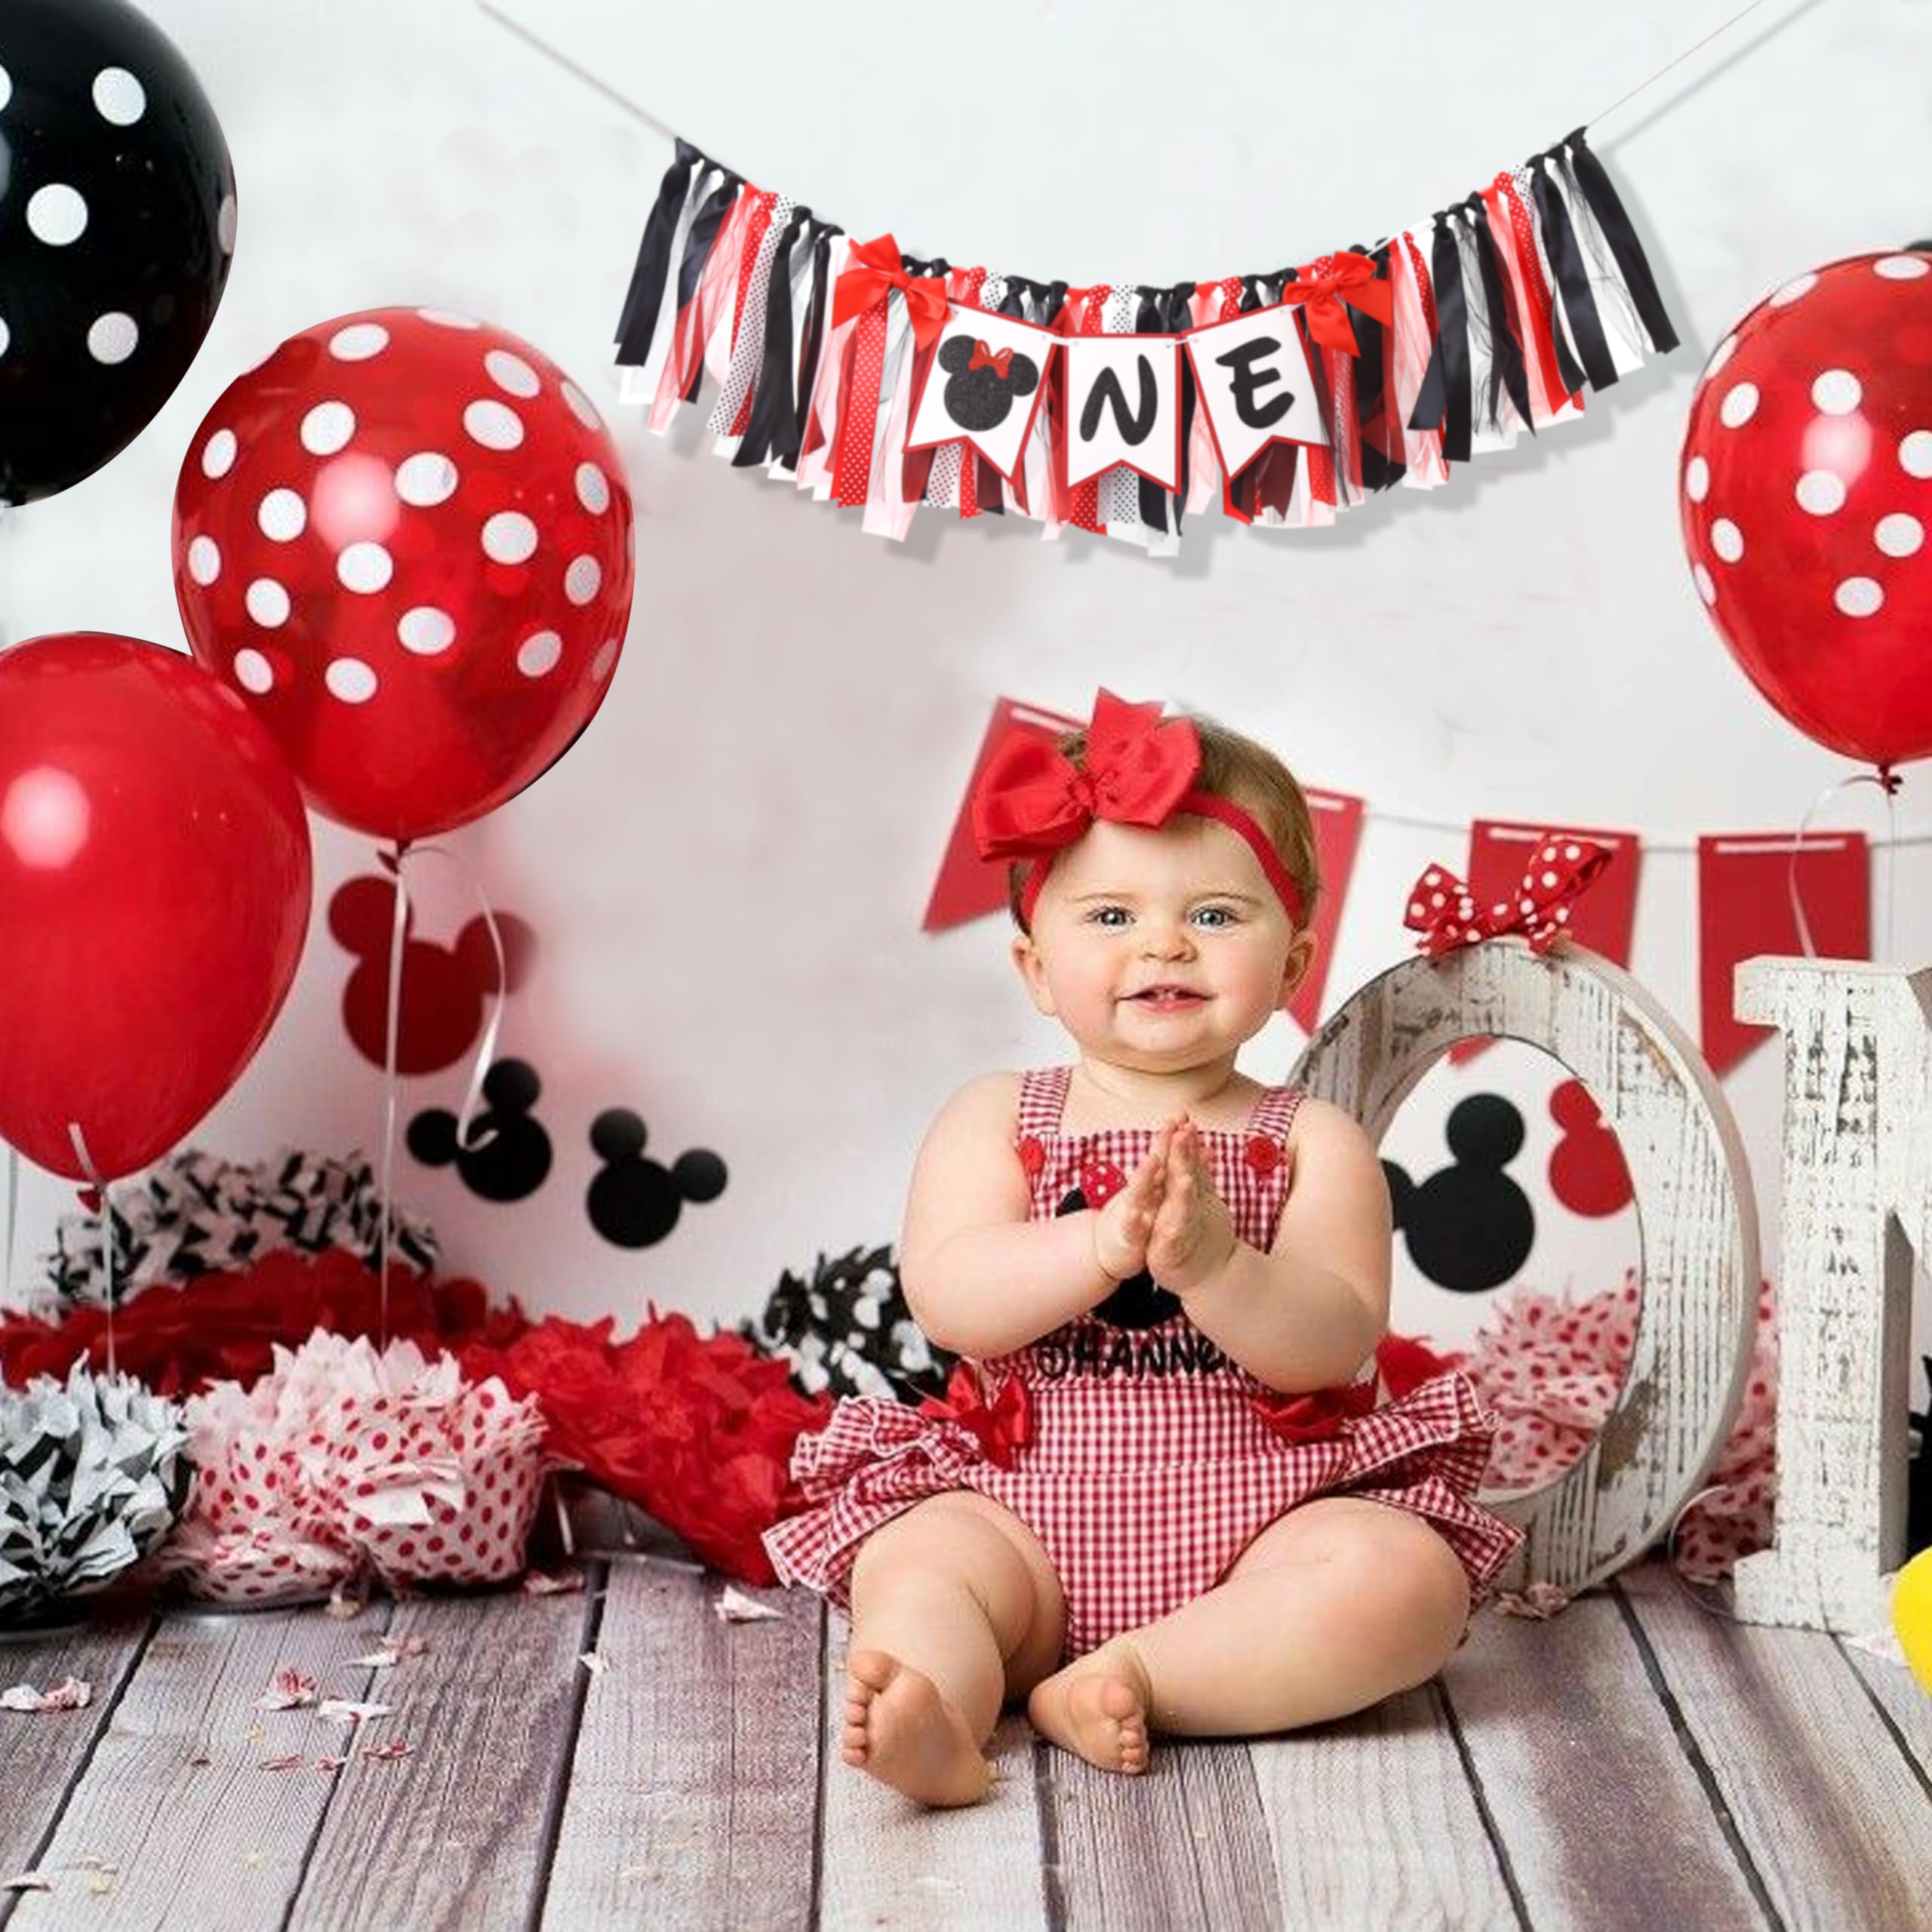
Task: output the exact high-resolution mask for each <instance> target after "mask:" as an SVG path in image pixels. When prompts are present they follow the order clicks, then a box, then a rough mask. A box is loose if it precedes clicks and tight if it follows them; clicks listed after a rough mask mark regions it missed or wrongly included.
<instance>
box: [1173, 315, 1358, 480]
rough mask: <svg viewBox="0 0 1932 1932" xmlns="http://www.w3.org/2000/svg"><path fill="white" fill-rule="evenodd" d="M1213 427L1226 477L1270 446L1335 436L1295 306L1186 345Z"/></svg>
mask: <svg viewBox="0 0 1932 1932" xmlns="http://www.w3.org/2000/svg"><path fill="white" fill-rule="evenodd" d="M1185 340H1186V343H1187V352H1188V354H1189V356H1190V357H1191V358H1192V360H1193V363H1194V379H1195V381H1196V382H1197V383H1199V384H1200V386H1201V402H1202V404H1203V405H1204V407H1205V408H1206V410H1207V426H1208V428H1209V429H1210V430H1211V432H1213V435H1214V448H1215V451H1216V453H1217V454H1218V455H1219V456H1220V459H1221V468H1222V469H1223V471H1224V472H1226V475H1228V476H1229V477H1230V478H1233V477H1235V476H1238V475H1240V474H1241V472H1242V471H1243V470H1244V469H1246V468H1247V466H1248V465H1249V464H1250V463H1252V462H1253V461H1254V459H1255V458H1256V457H1258V456H1259V455H1260V454H1261V452H1262V451H1263V450H1265V449H1266V448H1267V447H1268V445H1269V444H1270V443H1319V444H1321V445H1323V446H1324V448H1325V447H1326V446H1327V441H1328V432H1327V430H1326V429H1324V428H1323V427H1322V423H1321V409H1320V408H1319V406H1318V405H1317V403H1316V401H1315V379H1314V378H1313V377H1312V376H1311V375H1310V374H1309V369H1308V358H1307V357H1306V355H1304V354H1303V352H1302V346H1301V331H1300V330H1299V329H1298V328H1296V326H1295V318H1294V309H1292V308H1291V307H1288V306H1277V307H1275V308H1272V309H1255V310H1254V312H1252V313H1251V314H1249V315H1235V316H1234V317H1232V318H1230V319H1229V321H1225V322H1211V323H1209V324H1208V325H1207V327H1206V328H1198V329H1193V330H1190V331H1189V333H1188V334H1187V336H1186V338H1185Z"/></svg>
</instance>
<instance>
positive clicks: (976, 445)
mask: <svg viewBox="0 0 1932 1932" xmlns="http://www.w3.org/2000/svg"><path fill="white" fill-rule="evenodd" d="M1676 345H1677V336H1676V333H1675V331H1674V330H1673V329H1672V327H1671V324H1670V321H1669V317H1668V316H1667V315H1666V314H1665V312H1664V309H1663V302H1662V300H1661V299H1660V297H1659V295H1658V293H1657V284H1656V281H1655V280H1654V278H1653V276H1652V275H1651V269H1650V265H1649V263H1647V261H1646V260H1645V259H1644V253H1643V250H1642V248H1641V246H1640V245H1639V244H1638V240H1637V237H1636V232H1635V229H1634V228H1633V227H1632V225H1631V223H1630V220H1629V217H1628V216H1627V215H1626V213H1625V211H1624V208H1623V203H1622V202H1621V201H1620V198H1618V195H1617V190H1616V189H1615V188H1614V186H1612V185H1611V180H1610V177H1608V175H1607V174H1605V173H1604V168H1603V165H1602V164H1601V162H1599V161H1598V158H1597V157H1596V156H1595V155H1594V154H1593V153H1592V152H1591V151H1590V149H1589V147H1588V146H1587V145H1586V143H1585V141H1584V139H1583V131H1582V130H1581V129H1580V128H1579V129H1578V130H1577V132H1576V133H1575V134H1571V136H1570V137H1568V138H1567V140H1563V141H1561V142H1559V143H1558V144H1557V145H1556V146H1555V147H1553V148H1551V149H1548V150H1546V152H1543V153H1541V154H1538V155H1533V156H1532V157H1531V158H1530V159H1529V160H1528V161H1527V162H1524V165H1522V166H1521V168H1516V169H1514V170H1512V171H1505V172H1503V173H1502V174H1498V175H1497V177H1495V179H1494V180H1493V181H1492V182H1491V183H1490V184H1489V185H1488V186H1487V187H1485V188H1484V189H1481V190H1480V191H1478V192H1477V193H1475V194H1472V195H1469V197H1468V198H1466V200H1463V201H1460V202H1455V203H1454V204H1452V205H1451V206H1449V207H1447V208H1444V209H1442V210H1441V211H1439V212H1438V213H1437V214H1435V215H1434V216H1432V217H1430V218H1429V220H1426V221H1425V222H1422V223H1418V224H1417V226H1414V228H1411V229H1403V230H1401V231H1400V232H1397V233H1395V234H1393V235H1389V236H1388V237H1386V238H1384V239H1383V240H1382V241H1380V242H1377V244H1376V245H1375V246H1374V248H1360V247H1357V248H1348V249H1343V250H1338V251H1334V252H1331V253H1329V254H1321V255H1317V256H1315V257H1313V258H1312V260H1309V261H1307V262H1306V263H1302V264H1301V265H1300V266H1297V267H1289V268H1280V269H1272V270H1270V271H1269V272H1266V273H1263V274H1257V275H1226V276H1223V277H1222V278H1220V279H1219V280H1217V281H1201V282H1180V283H1177V284H1176V285H1174V286H1172V287H1170V288H1150V287H1147V286H1145V285H1134V284H1131V283H1114V284H1110V285H1109V284H1102V285H1097V286H1095V287H1092V288H1070V287H1069V285H1067V284H1066V283H1065V282H1063V281H1033V280H1032V279H1030V278H1027V277H1026V276H1023V275H1014V274H1011V273H1007V272H1001V271H998V270H995V269H986V268H980V267H973V268H955V267H954V266H952V264H951V263H949V262H947V261H946V260H944V259H943V257H940V258H934V259H933V260H916V259H914V258H912V257H907V256H906V255H904V254H902V253H901V252H900V248H899V247H898V245H897V242H894V239H893V238H892V237H891V235H880V236H878V238H875V240H872V241H869V242H855V241H854V239H853V238H851V236H850V235H847V234H846V233H845V232H844V231H843V230H842V229H839V228H838V227H837V226H835V224H833V223H830V222H826V221H821V220H818V219H817V217H815V216H814V214H812V211H811V209H809V208H806V207H804V206H803V205H801V204H800V203H798V202H795V201H793V200H792V198H790V197H789V195H783V194H780V193H777V192H774V191H773V190H771V189H764V188H758V187H755V186H753V185H752V183H750V182H749V181H746V180H743V179H742V178H741V177H740V176H738V175H736V174H733V173H732V172H731V170H730V169H729V168H726V167H724V165H722V164H721V163H719V162H715V161H713V160H712V159H711V158H709V156H708V155H704V154H703V153H700V152H699V150H698V149H696V148H694V147H693V146H691V145H690V143H688V142H685V141H680V142H679V143H678V145H677V152H676V156H675V159H674V160H673V162H672V165H671V167H670V168H669V171H667V172H666V175H665V177H664V180H663V186H662V187H661V188H660V190H659V192H658V197H657V205H656V206H655V207H654V208H653V209H652V210H651V214H650V217H649V218H648V220H647V221H646V223H645V231H644V238H643V241H642V243H641V245H640V247H639V248H638V257H637V263H636V266H635V269H634V270H633V271H632V276H631V283H630V288H629V291H628V293H627V294H626V297H625V301H624V306H623V313H622V315H621V316H620V319H619V321H618V325H617V361H618V363H619V365H620V366H621V367H622V368H623V371H624V377H623V391H622V394H623V399H624V400H625V401H627V402H632V403H636V404H640V405H642V407H643V408H645V411H647V412H648V420H649V423H650V426H651V428H652V429H654V430H656V431H657V432H659V433H660V434H662V433H663V432H665V431H666V430H667V429H669V426H670V424H671V422H672V418H673V417H675V414H677V411H678V406H679V405H680V404H682V403H690V402H695V401H697V398H698V395H699V392H700V389H701V388H702V386H703V381H704V377H705V376H706V373H707V372H709V374H710V376H711V377H712V380H713V382H714V383H715V384H716V386H717V391H718V394H717V398H716V401H715V404H714V405H713V407H712V412H711V416H710V418H709V426H710V428H711V429H712V431H713V432H714V433H715V435H716V437H717V438H718V441H717V445H716V447H717V451H718V454H719V455H721V456H724V457H728V458H729V459H730V460H731V462H732V463H733V464H734V465H735V466H737V467H738V468H740V469H751V468H761V469H763V470H764V472H765V473H766V474H767V475H769V476H771V477H773V478H776V479H778V480H780V481H787V482H791V483H793V484H795V485H797V486H798V488H801V489H804V490H809V491H811V493H812V494H813V496H814V497H816V498H817V500H819V501H820V502H822V503H823V502H829V503H837V504H841V505H844V506H847V507H848V508H854V509H860V510H862V511H863V514H864V527H865V528H866V530H867V531H871V532H872V533H874V534H878V535H881V536H886V537H898V538H903V537H905V535H906V532H907V531H909V529H910V528H911V527H912V518H913V517H914V515H915V514H916V512H918V510H919V509H921V508H931V509H943V510H950V511H952V512H954V513H955V515H959V516H961V517H972V516H980V515H986V514H988V513H991V514H994V515H1005V514H1008V513H1011V514H1014V515H1020V516H1025V517H1029V518H1032V519H1033V520H1034V521H1036V522H1038V523H1039V524H1040V525H1041V534H1043V535H1045V536H1048V537H1057V536H1058V535H1059V534H1060V532H1061V531H1063V530H1065V529H1066V528H1068V527H1069V525H1072V526H1073V527H1075V528H1078V529H1081V530H1087V531H1094V532H1096V533H1104V534H1106V535H1108V536H1110V537H1119V538H1121V539H1122V540H1124V541H1126V542H1128V543H1135V544H1137V545H1139V546H1141V547H1142V548H1143V549H1146V551H1147V552H1149V554H1150V555H1171V554H1172V553H1173V552H1174V551H1175V550H1176V549H1177V548H1178V546H1179V544H1180V532H1181V525H1182V520H1183V517H1184V516H1185V515H1188V514H1190V513H1194V512H1199V511H1201V510H1204V509H1206V508H1207V507H1208V506H1210V505H1211V504H1218V505H1219V506H1220V509H1222V511H1223V512H1224V513H1225V514H1226V515H1229V516H1232V517H1235V518H1238V519H1239V520H1240V521H1242V522H1244V523H1260V524H1263V525H1268V526H1270V527H1273V528H1303V527H1306V526H1308V525H1317V524H1327V523H1331V522H1332V521H1334V518H1335V516H1336V515H1337V512H1340V511H1342V510H1345V509H1351V508H1352V507H1353V506H1355V505H1356V504H1358V503H1361V502H1363V501H1364V500H1366V499H1367V497H1369V496H1371V495H1372V494H1375V493H1376V492H1377V491H1383V490H1386V489H1389V488H1392V487H1393V486H1394V485H1397V484H1404V485H1408V486H1409V487H1411V488H1420V489H1429V488H1433V487H1434V486H1435V485H1437V484H1439V483H1441V482H1444V481H1447V478H1448V475H1449V473H1450V468H1451V465H1452V464H1454V463H1464V462H1467V461H1468V460H1469V458H1470V457H1472V456H1475V455H1479V454H1484V453H1485V452H1487V451H1492V450H1500V449H1506V448H1509V446H1510V445H1512V443H1513V442H1514V441H1515V439H1516V438H1517V436H1518V434H1519V433H1520V432H1521V431H1523V430H1524V429H1528V430H1530V431H1531V432H1535V431H1537V430H1539V429H1543V428H1544V427H1545V426H1547V425H1549V424H1550V423H1562V422H1566V421H1568V420H1572V419H1573V418H1574V417H1577V416H1580V414H1582V412H1583V400H1584V392H1585V391H1586V389H1605V388H1607V387H1608V386H1610V385H1611V383H1614V382H1615V381H1616V380H1617V378H1618V377H1620V375H1623V374H1626V372H1628V371H1630V370H1632V369H1634V368H1637V367H1638V365H1640V364H1641V362H1642V361H1643V360H1644V358H1645V357H1646V356H1647V355H1651V354H1653V353H1663V352H1666V351H1668V350H1669V349H1673V348H1675V346H1676Z"/></svg>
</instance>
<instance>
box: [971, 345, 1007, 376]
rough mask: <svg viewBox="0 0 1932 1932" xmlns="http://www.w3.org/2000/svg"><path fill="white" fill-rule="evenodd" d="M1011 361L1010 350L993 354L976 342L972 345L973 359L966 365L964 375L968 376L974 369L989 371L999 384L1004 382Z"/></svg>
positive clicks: (990, 350)
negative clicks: (999, 381) (998, 380)
mask: <svg viewBox="0 0 1932 1932" xmlns="http://www.w3.org/2000/svg"><path fill="white" fill-rule="evenodd" d="M1012 361H1013V351H1012V350H1011V349H1001V350H1000V351H999V352H998V353H997V354H995V352H993V351H992V349H989V348H988V347H987V346H986V344H985V343H983V342H976V343H974V345H973V359H972V360H971V361H970V362H968V364H967V365H966V373H967V374H968V375H969V376H970V375H971V374H972V373H973V371H974V370H975V369H990V370H991V371H992V372H993V374H995V376H997V377H998V378H999V379H1000V380H1001V382H1004V381H1005V380H1006V372H1007V371H1008V368H1010V367H1011V365H1012Z"/></svg>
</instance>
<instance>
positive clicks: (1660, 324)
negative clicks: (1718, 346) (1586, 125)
mask: <svg viewBox="0 0 1932 1932" xmlns="http://www.w3.org/2000/svg"><path fill="white" fill-rule="evenodd" d="M1563 145H1564V146H1565V147H1567V148H1569V149H1571V150H1572V152H1571V157H1570V162H1571V168H1572V169H1573V170H1574V173H1575V174H1576V177H1577V185H1578V186H1580V188H1581V189H1583V198H1584V199H1585V200H1586V201H1587V202H1589V205H1590V212H1591V213H1592V214H1593V215H1595V217H1596V218H1597V226H1598V227H1599V228H1601V229H1602V230H1603V232H1604V240H1605V241H1607V242H1608V243H1609V244H1610V252H1611V254H1613V255H1614V256H1615V257H1617V269H1618V272H1620V274H1621V275H1623V285H1624V287H1625V288H1627V289H1629V291H1630V299H1631V300H1632V301H1633V302H1634V303H1636V305H1637V314H1638V318H1639V319H1640V320H1641V321H1642V323H1643V325H1644V329H1645V331H1646V332H1647V334H1649V336H1650V338H1651V343H1652V344H1653V345H1654V346H1655V347H1656V348H1657V349H1658V351H1659V352H1666V351H1668V350H1670V349H1675V347H1676V346H1677V331H1675V329H1674V328H1672V327H1671V325H1670V318H1669V316H1668V315H1666V314H1665V313H1664V307H1663V297H1662V296H1661V295H1660V294H1658V293H1657V282H1656V281H1655V279H1654V278H1653V277H1652V275H1651V265H1650V263H1649V262H1648V261H1647V260H1646V259H1645V258H1644V251H1643V248H1642V245H1641V243H1639V242H1638V239H1637V231H1636V229H1634V228H1633V227H1632V226H1631V225H1630V217H1629V215H1627V214H1625V213H1624V211H1623V201H1622V199H1621V198H1620V196H1619V195H1618V194H1617V190H1616V189H1614V187H1612V186H1611V180H1610V177H1609V176H1608V175H1607V174H1605V173H1604V169H1603V163H1602V162H1600V161H1599V160H1598V158H1596V156H1595V155H1594V154H1592V152H1590V149H1589V144H1588V143H1586V141H1585V140H1584V139H1583V129H1582V128H1578V129H1577V131H1576V132H1575V133H1574V134H1572V135H1571V137H1570V138H1569V140H1567V141H1566V142H1564V144H1563Z"/></svg>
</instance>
